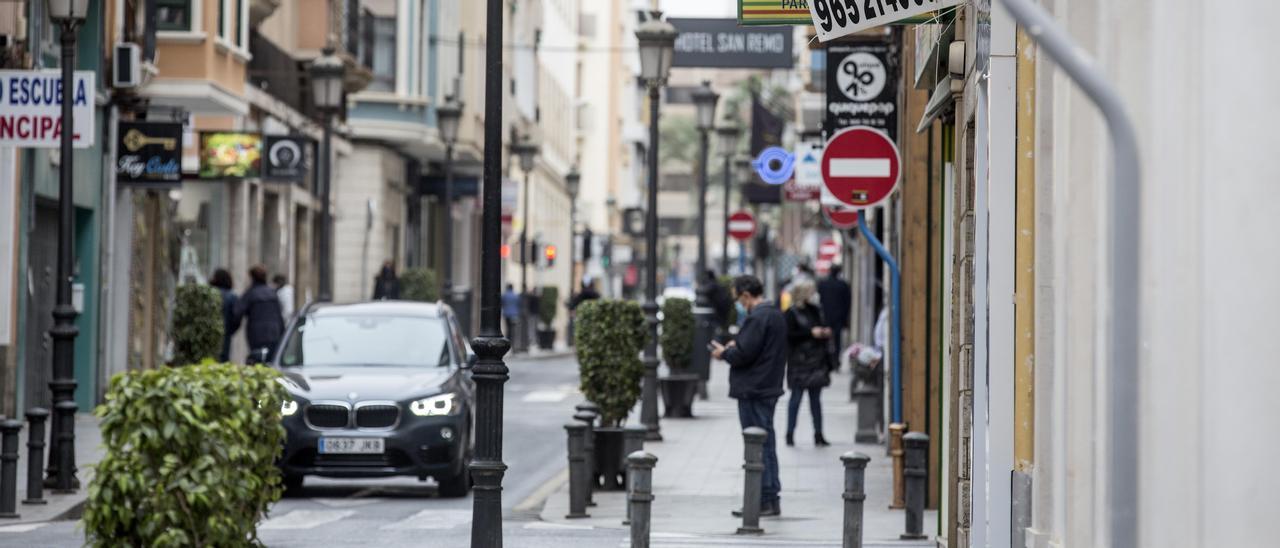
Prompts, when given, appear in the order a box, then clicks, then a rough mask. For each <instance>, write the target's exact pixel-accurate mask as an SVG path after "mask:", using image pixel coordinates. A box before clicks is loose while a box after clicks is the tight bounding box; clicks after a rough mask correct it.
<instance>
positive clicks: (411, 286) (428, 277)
mask: <svg viewBox="0 0 1280 548" xmlns="http://www.w3.org/2000/svg"><path fill="white" fill-rule="evenodd" d="M400 298H401V299H403V300H406V301H419V302H424V303H434V302H436V301H438V300H440V282H439V280H437V279H436V271H434V270H431V269H429V268H410V269H407V270H405V271H404V272H401V273H400Z"/></svg>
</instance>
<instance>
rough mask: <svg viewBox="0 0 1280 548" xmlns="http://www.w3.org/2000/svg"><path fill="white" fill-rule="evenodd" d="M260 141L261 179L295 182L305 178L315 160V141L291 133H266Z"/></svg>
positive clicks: (303, 180)
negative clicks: (262, 153) (262, 159)
mask: <svg viewBox="0 0 1280 548" xmlns="http://www.w3.org/2000/svg"><path fill="white" fill-rule="evenodd" d="M262 143H263V144H262V149H263V151H264V154H265V158H264V160H265V161H264V162H263V164H262V178H263V179H266V180H268V181H287V182H296V183H303V182H305V181H306V180H307V176H308V175H310V174H311V166H312V165H313V164H314V160H315V141H312V140H311V139H308V138H306V137H298V136H293V135H267V136H265V137H263V141H262Z"/></svg>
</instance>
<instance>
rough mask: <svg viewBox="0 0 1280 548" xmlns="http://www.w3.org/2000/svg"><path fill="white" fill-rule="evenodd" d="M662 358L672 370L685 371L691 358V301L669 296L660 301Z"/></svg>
mask: <svg viewBox="0 0 1280 548" xmlns="http://www.w3.org/2000/svg"><path fill="white" fill-rule="evenodd" d="M658 340H659V342H660V343H661V344H662V359H663V360H665V361H666V362H667V367H670V368H671V370H672V371H680V372H682V371H685V370H687V369H689V363H690V362H691V361H692V360H693V303H691V302H689V300H688V299H678V298H669V299H667V300H666V301H663V303H662V337H661V338H660V339H658Z"/></svg>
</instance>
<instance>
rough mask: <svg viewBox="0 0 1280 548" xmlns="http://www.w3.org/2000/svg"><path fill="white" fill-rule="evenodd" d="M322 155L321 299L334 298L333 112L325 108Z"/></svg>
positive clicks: (328, 299) (323, 300)
mask: <svg viewBox="0 0 1280 548" xmlns="http://www.w3.org/2000/svg"><path fill="white" fill-rule="evenodd" d="M322 135H323V136H322V137H321V140H322V141H323V146H322V147H321V148H323V149H324V152H323V153H322V154H321V155H320V173H321V177H320V238H319V240H320V242H319V247H320V261H319V263H320V265H319V266H320V279H319V280H318V281H319V283H320V290H319V294H320V299H319V300H320V301H321V302H325V301H330V300H333V259H332V257H333V255H332V254H333V212H332V211H331V209H330V205H329V202H330V200H329V189H330V187H331V186H333V185H332V182H333V175H332V173H331V170H332V169H333V161H332V159H333V112H332V111H331V110H330V109H327V108H326V109H324V128H323V132H322Z"/></svg>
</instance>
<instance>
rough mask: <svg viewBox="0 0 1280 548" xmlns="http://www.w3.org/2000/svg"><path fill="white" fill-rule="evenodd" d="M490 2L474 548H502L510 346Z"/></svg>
mask: <svg viewBox="0 0 1280 548" xmlns="http://www.w3.org/2000/svg"><path fill="white" fill-rule="evenodd" d="M503 3H504V2H503V0H488V3H487V7H486V24H485V27H486V28H485V32H486V36H485V58H486V59H487V60H488V61H487V62H485V71H484V114H485V116H484V151H485V154H484V189H483V190H482V191H481V192H480V196H481V200H482V202H483V208H484V220H483V221H482V222H481V232H480V335H479V336H477V337H476V338H474V339H472V341H471V348H472V350H474V351H475V353H476V364H475V368H474V369H473V370H472V371H471V378H472V379H473V380H474V381H475V383H476V431H475V444H476V454H475V458H474V459H473V460H472V461H471V477H472V479H473V480H475V498H474V503H473V506H472V512H471V546H472V547H474V548H501V547H502V476H503V475H504V474H506V471H507V465H505V464H503V463H502V399H503V398H502V385H503V383H505V382H507V372H508V369H507V365H506V364H505V363H503V361H502V357H503V356H504V355H505V354H506V353H507V351H508V350H510V349H511V341H509V340H507V339H506V338H505V337H503V336H502V328H501V326H499V323H500V322H501V321H502V301H501V295H500V293H501V291H502V288H501V284H502V251H501V248H502V91H503V89H502V87H503V86H502V37H503V33H502V15H503V11H502V7H503Z"/></svg>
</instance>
